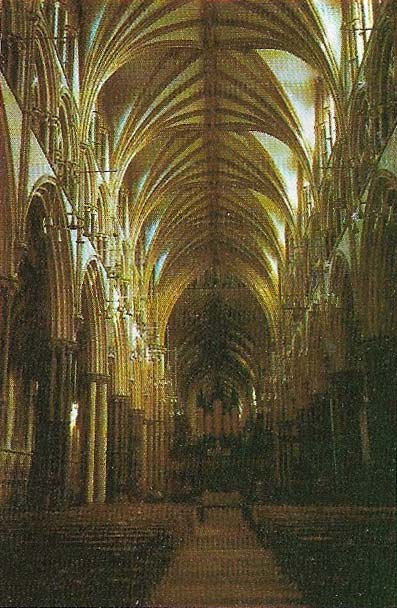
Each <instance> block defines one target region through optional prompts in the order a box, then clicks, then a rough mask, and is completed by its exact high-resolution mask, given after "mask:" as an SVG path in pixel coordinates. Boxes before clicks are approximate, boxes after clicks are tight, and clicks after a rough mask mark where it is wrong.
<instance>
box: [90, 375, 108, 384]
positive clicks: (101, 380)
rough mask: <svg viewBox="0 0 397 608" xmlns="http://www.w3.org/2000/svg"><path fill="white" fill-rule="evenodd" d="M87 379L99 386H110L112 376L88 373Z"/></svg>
mask: <svg viewBox="0 0 397 608" xmlns="http://www.w3.org/2000/svg"><path fill="white" fill-rule="evenodd" d="M86 378H87V379H88V380H90V381H91V382H96V383H97V384H109V382H110V376H109V374H101V373H96V372H88V373H87V374H86Z"/></svg>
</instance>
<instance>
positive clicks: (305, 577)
mask: <svg viewBox="0 0 397 608" xmlns="http://www.w3.org/2000/svg"><path fill="white" fill-rule="evenodd" d="M251 517H252V524H253V526H254V528H255V530H256V532H257V534H258V536H259V538H260V540H261V541H262V542H263V543H264V544H266V545H267V546H269V545H271V546H272V548H273V550H274V552H275V554H276V556H277V558H278V560H279V562H280V565H281V566H282V568H283V569H285V570H286V571H287V573H288V574H289V575H290V577H291V578H292V579H293V580H294V581H295V582H296V583H297V584H298V586H299V587H300V588H301V590H302V592H303V593H304V594H305V595H306V599H307V601H308V602H310V603H311V605H313V606H332V608H338V607H340V608H342V607H346V606H349V608H389V607H391V606H392V605H394V604H393V578H394V572H395V568H394V563H395V558H394V547H395V531H394V521H395V510H394V509H393V508H389V507H385V508H372V507H359V506H357V507H356V506H345V505H341V506H334V507H332V506H319V507H315V506H313V507H304V506H267V505H255V506H254V507H253V509H252V514H251Z"/></svg>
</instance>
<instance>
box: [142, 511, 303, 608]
mask: <svg viewBox="0 0 397 608" xmlns="http://www.w3.org/2000/svg"><path fill="white" fill-rule="evenodd" d="M302 605H303V603H302V599H301V594H300V592H299V591H298V590H297V588H296V587H295V586H294V585H292V584H291V583H290V582H289V581H288V580H287V579H286V577H285V576H284V575H283V574H282V573H281V571H280V569H279V567H278V566H277V564H276V561H275V558H274V556H273V553H272V551H271V550H270V549H263V548H262V547H261V546H260V545H259V543H258V541H257V539H256V537H255V534H254V532H253V531H252V530H251V529H250V528H249V527H248V525H247V524H246V522H245V521H244V519H243V517H242V515H241V511H240V509H236V508H229V509H227V508H225V509H214V508H213V509H208V510H207V511H206V518H205V521H204V522H203V523H201V524H199V525H198V526H197V528H196V530H195V531H194V533H193V534H192V537H191V539H190V540H189V541H188V542H187V543H186V544H185V545H184V546H183V547H182V548H181V549H180V551H179V552H178V553H177V554H176V557H175V560H174V562H172V563H171V565H170V567H169V569H168V572H167V574H166V575H165V577H164V578H163V579H162V581H161V582H160V583H159V585H158V586H157V587H156V588H155V590H154V592H153V594H152V598H151V601H150V603H149V606H152V607H153V608H154V607H155V608H159V607H167V608H174V607H178V608H182V607H183V608H193V607H194V608H201V607H204V606H213V607H214V608H215V607H216V608H226V607H227V608H235V607H237V606H240V607H244V606H257V607H266V606H269V607H270V606H278V607H280V608H281V607H283V608H284V607H286V608H287V607H288V608H289V607H292V606H302Z"/></svg>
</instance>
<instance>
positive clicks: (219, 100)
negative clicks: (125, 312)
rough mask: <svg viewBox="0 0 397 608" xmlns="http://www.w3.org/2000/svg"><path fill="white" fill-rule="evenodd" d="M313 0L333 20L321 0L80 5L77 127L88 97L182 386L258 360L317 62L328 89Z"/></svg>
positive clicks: (330, 53) (273, 304)
mask: <svg viewBox="0 0 397 608" xmlns="http://www.w3.org/2000/svg"><path fill="white" fill-rule="evenodd" d="M318 4H321V6H322V9H323V11H322V12H323V14H324V7H325V8H326V9H327V10H328V13H329V15H331V16H333V18H334V19H337V18H338V14H337V10H336V6H337V3H336V2H334V1H333V0H327V1H325V0H322V1H321V2H314V1H313V2H312V1H310V0H301V1H299V0H296V1H294V2H292V1H291V0H190V1H189V0H130V1H121V0H120V1H116V0H109V1H108V2H107V3H106V4H104V3H103V2H95V1H90V2H84V3H82V5H83V6H82V7H81V11H82V21H83V23H84V24H85V26H84V28H83V31H82V47H83V48H84V53H83V56H82V57H81V61H82V66H83V73H84V80H83V92H84V94H83V97H82V110H83V123H82V124H83V130H84V129H86V130H87V129H88V125H89V116H90V114H91V111H92V109H93V105H94V104H95V103H97V104H98V106H99V107H100V108H101V110H102V111H103V112H104V113H105V114H106V116H107V120H108V121H109V122H110V123H111V125H112V128H113V130H114V142H113V150H114V151H113V157H112V160H111V164H112V166H113V167H117V169H118V172H117V173H116V174H115V177H114V181H113V182H111V184H110V186H111V188H113V189H114V193H116V192H117V189H118V188H119V187H120V186H121V185H122V184H123V185H124V186H126V187H127V188H128V190H129V192H130V195H131V196H130V197H129V200H130V203H129V204H130V206H131V208H130V215H131V217H133V218H134V222H133V230H132V233H131V234H130V238H131V243H132V246H133V247H136V246H138V244H139V243H140V241H146V259H145V270H144V277H143V284H144V287H145V289H147V290H149V286H151V288H152V289H153V282H154V283H155V290H156V294H158V296H159V298H160V302H161V306H160V315H161V322H162V326H163V327H165V324H166V323H167V322H168V321H169V327H170V330H172V331H170V336H171V342H172V344H173V346H176V347H177V348H178V353H179V357H180V359H179V365H180V367H181V382H182V385H183V389H184V391H185V393H186V394H187V393H188V391H189V387H191V386H192V385H193V384H194V383H197V382H198V379H200V378H201V379H202V380H203V382H204V381H205V382H207V383H208V382H210V379H211V374H212V376H213V377H214V382H215V381H216V380H217V381H219V380H220V381H221V382H224V383H225V384H226V385H228V386H230V385H233V386H235V387H236V388H237V389H238V390H239V391H240V392H241V390H242V388H241V387H243V386H244V383H247V382H249V383H251V385H252V386H253V385H254V384H255V382H257V381H258V377H259V376H260V374H261V373H262V372H261V370H260V369H258V361H259V360H262V361H263V362H266V357H265V353H266V351H267V349H268V346H269V341H270V340H271V335H272V332H273V329H274V325H275V323H276V315H277V293H278V280H277V272H278V268H280V267H282V265H283V255H284V230H285V227H286V226H287V225H288V226H289V227H290V229H291V230H292V231H294V230H295V214H296V206H297V203H296V200H295V199H296V197H294V195H293V193H292V194H291V187H289V185H288V184H289V181H290V182H291V179H290V178H291V176H292V181H293V179H296V172H297V169H298V167H300V171H301V172H302V174H303V176H304V178H305V179H306V180H307V181H308V182H311V181H312V176H311V155H312V150H311V139H310V135H311V134H310V128H312V125H309V126H308V127H307V125H306V126H305V125H304V121H305V118H304V117H305V112H309V108H310V107H311V110H312V106H313V101H314V98H313V82H314V80H315V78H316V77H317V76H318V74H320V73H321V74H322V75H323V77H324V78H325V80H326V83H327V86H328V87H329V90H330V91H331V92H332V93H333V94H334V97H335V100H336V103H337V104H338V99H339V97H338V91H339V83H338V76H337V74H338V69H337V64H336V60H335V56H336V55H337V53H336V49H335V48H331V46H330V44H329V42H328V39H327V37H326V35H325V33H324V26H323V22H322V20H321V18H320V13H319V11H318V10H317V9H316V5H318ZM317 8H318V7H317ZM297 68H300V69H301V73H302V77H301V82H300V81H299V79H298V85H297V79H296V70H297ZM276 74H277V75H276ZM289 83H290V85H291V86H290V88H288V87H289ZM299 85H301V86H299ZM311 110H310V111H311ZM302 119H303V120H302ZM83 136H84V134H83ZM148 235H149V236H148ZM153 274H154V276H155V278H154V279H153ZM211 370H212V371H211ZM214 370H216V374H215V375H216V376H217V377H216V378H215V376H214V373H215V372H214Z"/></svg>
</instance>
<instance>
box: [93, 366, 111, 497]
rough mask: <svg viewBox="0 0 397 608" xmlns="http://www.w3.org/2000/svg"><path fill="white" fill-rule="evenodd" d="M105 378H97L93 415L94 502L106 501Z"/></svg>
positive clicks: (106, 404)
mask: <svg viewBox="0 0 397 608" xmlns="http://www.w3.org/2000/svg"><path fill="white" fill-rule="evenodd" d="M107 389H108V386H107V378H106V377H105V376H104V377H103V378H102V377H101V378H98V381H97V401H96V415H95V428H96V433H95V473H94V486H95V492H94V496H95V502H105V500H106V479H107V475H106V456H107V429H108V403H107Z"/></svg>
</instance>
